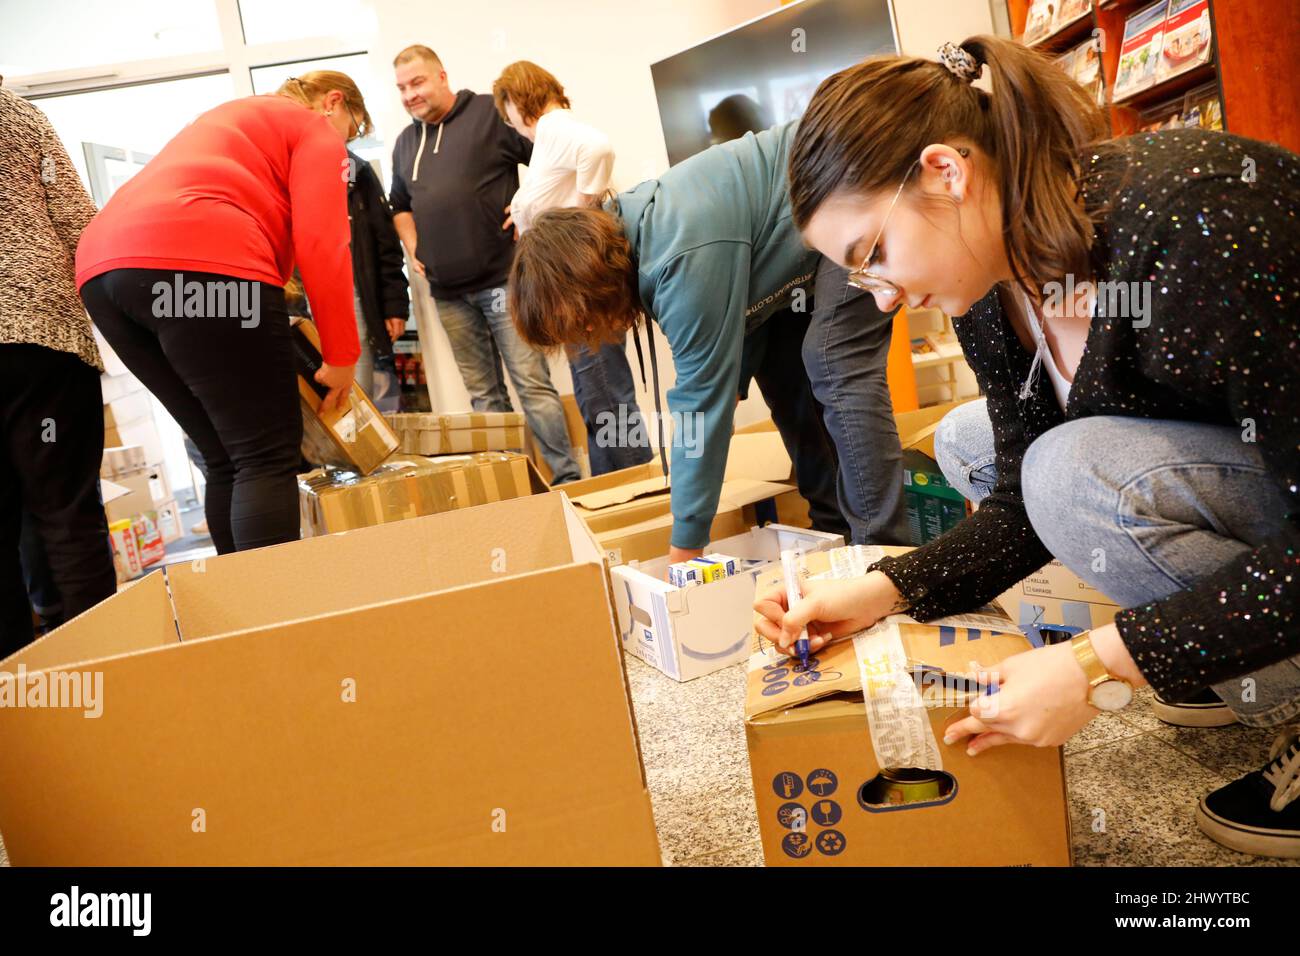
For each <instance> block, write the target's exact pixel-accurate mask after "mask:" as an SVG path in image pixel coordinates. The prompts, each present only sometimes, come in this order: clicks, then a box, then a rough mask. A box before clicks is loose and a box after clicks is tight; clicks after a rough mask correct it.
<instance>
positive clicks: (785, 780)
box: [772, 770, 803, 800]
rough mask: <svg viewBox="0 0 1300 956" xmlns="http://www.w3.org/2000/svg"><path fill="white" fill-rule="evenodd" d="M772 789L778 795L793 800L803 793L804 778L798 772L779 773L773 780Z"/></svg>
mask: <svg viewBox="0 0 1300 956" xmlns="http://www.w3.org/2000/svg"><path fill="white" fill-rule="evenodd" d="M772 790H773V791H774V792H775V793H776V795H777V796H778V797H783V798H785V799H786V800H793V799H795V798H796V797H798V796H799V794H801V793H803V779H802V778H801V777H800V776H799V775H798V774H797V773H790V772H789V771H788V770H787V771H786V772H784V773H778V774H777V775H776V778H775V779H774V780H773V781H772Z"/></svg>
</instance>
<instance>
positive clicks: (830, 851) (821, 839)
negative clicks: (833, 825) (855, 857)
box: [790, 830, 848, 856]
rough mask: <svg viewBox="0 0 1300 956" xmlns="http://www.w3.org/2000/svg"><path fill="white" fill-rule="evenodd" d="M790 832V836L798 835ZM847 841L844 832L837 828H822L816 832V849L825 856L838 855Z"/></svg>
mask: <svg viewBox="0 0 1300 956" xmlns="http://www.w3.org/2000/svg"><path fill="white" fill-rule="evenodd" d="M798 835H799V834H797V833H792V834H790V836H798ZM847 843H848V841H847V840H845V839H844V834H843V833H841V832H840V831H839V830H823V831H822V832H821V833H819V834H817V849H819V850H821V851H822V853H824V854H826V855H827V856H839V855H840V854H841V853H843V852H844V847H845V846H846V845H847Z"/></svg>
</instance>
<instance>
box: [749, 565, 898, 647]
mask: <svg viewBox="0 0 1300 956" xmlns="http://www.w3.org/2000/svg"><path fill="white" fill-rule="evenodd" d="M801 587H802V590H803V599H802V600H800V601H796V602H795V604H794V609H793V610H791V609H790V607H789V600H788V597H787V595H786V591H785V584H784V583H782V584H777V585H774V586H773V587H771V588H770V589H768V590H767V591H766V592H764V593H763V594H761V595H759V597H758V600H756V601H755V602H754V610H755V611H756V612H757V613H758V616H757V618H756V619H755V621H754V626H755V628H756V629H757V630H758V633H759V634H761V635H763V636H764V637H765V638H767V639H768V640H769V641H771V642H772V643H773V644H775V645H776V646H777V647H778V648H779V649H780V650H782V651H784V652H785V653H787V654H791V655H793V654H794V653H795V649H794V642H795V640H797V639H798V637H799V631H800V630H802V629H803V628H804V627H807V628H808V648H809V650H812V651H815V650H817V649H819V648H821V647H823V646H825V645H826V644H829V643H830V642H831V641H833V640H836V639H837V638H841V637H846V636H848V635H849V634H853V633H855V632H857V631H861V630H863V629H864V628H868V627H870V626H871V625H873V624H875V623H876V622H877V621H878V620H880V619H881V618H882V617H885V616H886V615H888V614H890V613H893V611H894V610H896V609H897V608H896V605H897V604H898V599H899V594H898V589H897V588H896V587H894V583H893V582H892V581H890V580H889V578H888V577H886V576H885V575H884V574H883V573H881V572H880V571H872V572H871V573H870V574H868V575H866V576H865V577H861V578H853V579H852V580H848V581H838V580H820V581H804V582H802V584H801Z"/></svg>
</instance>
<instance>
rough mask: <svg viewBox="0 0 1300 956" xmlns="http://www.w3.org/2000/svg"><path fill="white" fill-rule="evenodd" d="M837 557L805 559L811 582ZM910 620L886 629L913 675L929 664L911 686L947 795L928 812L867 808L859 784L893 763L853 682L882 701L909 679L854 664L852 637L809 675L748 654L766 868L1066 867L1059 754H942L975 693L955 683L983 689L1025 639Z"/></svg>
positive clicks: (824, 655) (983, 619) (777, 659)
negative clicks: (946, 734) (948, 783)
mask: <svg viewBox="0 0 1300 956" xmlns="http://www.w3.org/2000/svg"><path fill="white" fill-rule="evenodd" d="M844 550H846V551H847V550H848V549H844ZM885 550H886V551H887V552H890V553H898V551H899V550H905V549H896V548H889V549H885ZM836 556H837V552H825V551H818V552H812V553H810V554H807V555H805V556H804V558H803V561H804V564H805V566H806V568H807V571H808V573H809V574H811V575H816V574H822V573H825V572H826V571H827V570H828V569H829V568H830V567H831V565H832V562H833V561H835V560H836ZM761 584H762V582H760V586H761ZM907 621H908V619H905V618H903V617H901V616H899V617H896V618H890V619H887V620H886V623H885V624H884V625H882V627H884V628H893V629H894V632H893V633H895V634H896V636H897V638H898V640H899V642H900V644H901V647H902V651H903V655H904V657H905V660H906V662H907V667H908V669H909V670H911V669H915V668H918V667H921V668H924V670H923V671H922V672H921V674H920V680H919V681H917V683H918V687H917V696H918V700H919V702H920V703H921V705H922V709H921V710H920V711H919V712H918V714H917V717H918V719H919V720H920V722H921V723H920V724H919V726H921V727H926V726H928V729H929V733H932V734H933V735H934V741H935V743H934V746H935V747H937V752H938V754H939V755H940V757H941V764H942V768H941V769H942V771H943V772H944V773H946V774H948V775H949V776H950V777H951V780H952V783H953V784H954V786H953V787H952V789H951V790H950V792H948V793H947V794H945V795H943V796H941V797H939V798H937V799H934V800H930V801H928V802H920V803H904V804H902V805H888V804H880V803H872V802H870V801H869V800H866V799H864V798H863V797H864V791H863V788H864V786H865V785H866V784H867V783H868V782H869V781H872V780H874V779H875V778H876V776H877V775H878V774H879V773H880V771H881V769H882V768H883V767H884V766H888V765H889V764H888V762H887V761H885V760H882V759H881V757H880V756H879V755H878V754H877V752H876V744H875V738H874V737H873V733H872V728H871V725H870V724H869V722H868V717H867V713H868V709H867V706H866V703H865V700H864V694H863V686H864V681H863V676H862V675H863V673H864V672H865V673H866V674H868V675H869V676H868V678H867V681H868V683H872V684H873V685H874V686H873V689H874V690H875V691H876V692H877V693H880V692H881V691H882V690H884V691H886V692H888V690H889V689H890V685H891V682H892V681H893V680H894V679H895V678H900V679H901V680H902V681H906V682H912V681H913V680H914V679H915V678H914V676H913V674H912V673H909V671H902V672H898V673H895V672H894V671H888V670H881V669H879V668H876V667H873V666H872V665H873V664H875V663H877V662H876V661H874V660H870V659H869V660H868V665H867V666H866V667H865V668H863V667H860V666H859V653H860V652H863V653H867V654H869V653H870V651H869V650H867V649H866V647H865V646H863V647H859V645H857V644H856V643H855V642H854V641H852V640H846V641H841V642H837V643H834V644H831V645H830V646H828V647H825V648H822V649H821V650H819V651H818V652H817V653H815V654H814V655H813V657H812V660H811V661H810V668H809V671H810V672H811V673H809V672H802V671H800V670H798V669H797V667H796V665H797V664H798V662H797V661H793V660H791V659H788V658H786V657H785V656H784V655H776V652H774V651H768V652H767V653H764V654H755V655H754V656H753V657H752V658H751V659H750V663H749V666H748V671H747V675H746V695H745V732H746V738H747V740H748V744H749V763H750V769H751V772H752V775H753V781H754V798H755V802H756V804H757V807H758V819H759V832H760V835H761V838H762V843H763V857H764V859H765V860H766V862H767V864H768V865H769V866H1068V865H1069V863H1070V825H1069V816H1068V809H1067V804H1066V797H1065V775H1064V764H1063V760H1062V754H1061V749H1060V748H1059V747H1051V748H1037V747H1024V746H1005V747H995V748H993V749H992V750H989V751H986V752H985V753H983V754H981V755H980V756H978V757H968V756H966V742H965V741H962V742H959V743H958V744H955V745H953V746H951V747H945V746H944V745H943V731H944V728H945V727H946V726H947V725H948V724H949V723H951V722H952V721H953V720H955V719H956V718H957V717H958V716H959V715H960V714H962V713H965V712H966V709H967V707H968V706H969V700H970V699H971V693H972V692H971V691H970V685H969V684H968V683H967V682H966V681H965V680H964V678H975V679H977V680H982V681H984V682H986V683H989V682H991V681H992V677H991V672H993V671H996V669H997V666H998V664H999V663H1000V662H1001V661H1003V660H1005V659H1006V658H1007V657H1010V656H1011V655H1013V654H1017V653H1019V652H1021V651H1026V650H1029V649H1030V648H1031V647H1032V646H1033V644H1032V642H1031V641H1030V640H1029V639H1028V638H1026V637H1024V636H1023V635H1021V634H1019V633H1016V632H1015V630H1014V628H1013V627H1012V626H1011V621H1010V620H1009V619H1006V618H1005V617H1003V618H1002V619H1001V623H1000V624H999V623H998V622H997V621H995V620H993V619H992V617H991V615H989V614H988V613H985V614H981V615H979V616H978V617H977V618H975V619H973V620H971V621H969V622H968V623H970V624H972V625H975V626H970V627H966V626H954V625H948V626H944V625H941V624H939V623H931V624H916V623H908V622H907ZM1002 628H1005V629H1002ZM758 643H759V640H758V638H757V635H755V644H756V645H757V644H758ZM763 643H765V642H763ZM972 662H975V666H974V667H972ZM877 729H878V730H880V729H881V728H879V727H878V728H877ZM886 733H887V731H886ZM904 736H905V737H907V738H908V739H909V740H915V735H904ZM883 739H885V738H884V737H883V736H882V740H883ZM867 792H868V793H869V792H870V791H867Z"/></svg>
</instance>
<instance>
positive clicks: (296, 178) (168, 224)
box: [77, 71, 371, 554]
mask: <svg viewBox="0 0 1300 956" xmlns="http://www.w3.org/2000/svg"><path fill="white" fill-rule="evenodd" d="M370 129H371V121H370V115H369V113H367V112H366V106H365V101H364V100H363V99H362V97H361V93H360V92H359V91H358V90H357V87H356V84H355V83H353V82H352V80H351V79H350V78H348V77H347V76H346V75H344V74H342V73H335V72H332V71H316V72H312V73H308V74H306V75H304V76H302V77H300V78H295V79H291V80H289V81H287V82H286V83H285V84H284V85H283V86H282V87H281V88H280V90H279V91H278V94H277V95H274V96H252V97H247V98H245V99H239V100H233V101H231V102H229V103H225V104H223V105H221V106H218V107H217V108H215V109H213V110H209V111H208V112H206V113H204V114H203V115H202V116H200V117H199V118H198V119H196V120H195V121H194V122H193V123H191V124H190V125H189V126H187V127H185V129H184V130H182V131H181V132H180V133H179V134H178V135H177V136H176V137H175V138H174V139H173V140H172V141H171V142H169V143H168V144H167V145H166V146H164V147H163V149H162V151H161V152H159V153H158V155H157V156H155V157H154V158H153V159H152V160H151V161H150V162H149V164H148V165H147V166H146V167H145V168H144V169H142V170H141V171H140V172H139V173H138V174H137V175H136V176H135V177H133V178H132V179H131V180H130V181H129V182H127V183H126V184H125V185H124V186H122V188H121V189H119V190H118V191H117V192H116V193H115V194H114V195H113V198H112V199H111V200H109V202H108V204H107V205H105V206H104V208H103V209H102V210H101V211H100V213H99V215H97V216H96V217H95V218H94V220H93V221H92V222H91V223H90V225H89V226H87V227H86V230H85V232H84V233H83V234H82V238H81V244H80V246H79V247H78V249H77V286H78V288H79V289H80V291H81V297H82V300H83V301H84V302H85V304H86V309H87V310H88V311H89V312H90V316H91V318H92V319H93V320H94V322H95V324H96V325H97V326H99V329H100V331H101V332H103V334H104V337H105V338H106V339H108V341H109V343H110V344H111V345H112V346H113V348H114V350H115V351H116V352H117V353H118V355H119V356H120V357H121V358H122V361H123V362H125V363H126V365H127V367H128V368H129V369H130V370H131V371H132V372H133V373H134V374H135V375H136V377H138V378H139V379H140V381H141V382H143V383H144V385H145V387H147V388H148V389H149V390H150V391H151V392H153V393H154V395H156V396H157V397H158V400H159V401H161V402H162V403H163V405H164V406H166V408H167V410H168V411H169V412H171V414H172V415H173V416H174V417H175V418H176V421H177V422H179V423H180V425H181V427H182V428H183V429H184V430H185V432H186V433H187V434H188V435H189V436H190V438H192V439H193V441H194V443H195V444H196V445H197V446H198V449H199V451H200V452H201V453H202V455H203V459H204V461H205V462H206V463H207V466H208V490H207V499H206V504H207V520H208V527H209V530H210V532H211V534H212V540H213V543H214V544H215V545H216V548H217V551H218V553H221V554H225V553H227V552H230V551H242V550H246V549H248V548H258V547H262V546H265V545H270V544H279V543H281V542H284V541H292V540H295V539H297V537H298V502H297V485H296V479H295V476H296V473H297V471H298V469H299V465H300V463H301V455H300V453H299V446H300V445H301V443H302V419H301V413H300V411H299V407H298V391H297V383H296V380H295V373H294V363H293V352H292V348H291V339H290V329H289V315H288V313H287V312H286V311H285V301H284V288H283V287H284V285H285V283H286V282H288V281H289V277H290V274H291V273H292V272H293V269H294V266H295V265H297V267H298V270H299V272H300V273H301V275H302V280H303V285H304V286H305V288H306V291H307V295H308V296H309V298H310V299H311V303H312V311H313V314H314V317H315V319H316V323H317V325H318V326H319V329H320V336H321V346H322V349H321V351H322V356H323V358H324V363H325V364H324V367H323V368H322V369H321V370H320V371H319V372H318V373H317V375H316V379H317V381H319V382H320V383H322V384H323V385H325V386H327V387H328V388H329V389H330V392H329V394H328V395H327V397H326V400H325V401H326V404H327V407H334V406H335V405H337V404H338V403H339V402H340V401H341V400H343V398H344V397H345V396H346V395H347V391H348V389H349V388H350V387H351V384H352V369H353V365H354V364H355V362H356V360H357V356H358V354H359V352H360V349H359V346H358V343H357V325H356V318H355V316H354V314H353V306H352V262H351V259H350V256H349V249H348V242H349V230H348V214H347V178H348V160H347V152H346V150H345V148H344V145H343V144H344V143H345V142H346V141H347V140H349V139H351V138H353V137H354V136H358V135H364V134H365V133H368V132H369V131H370Z"/></svg>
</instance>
